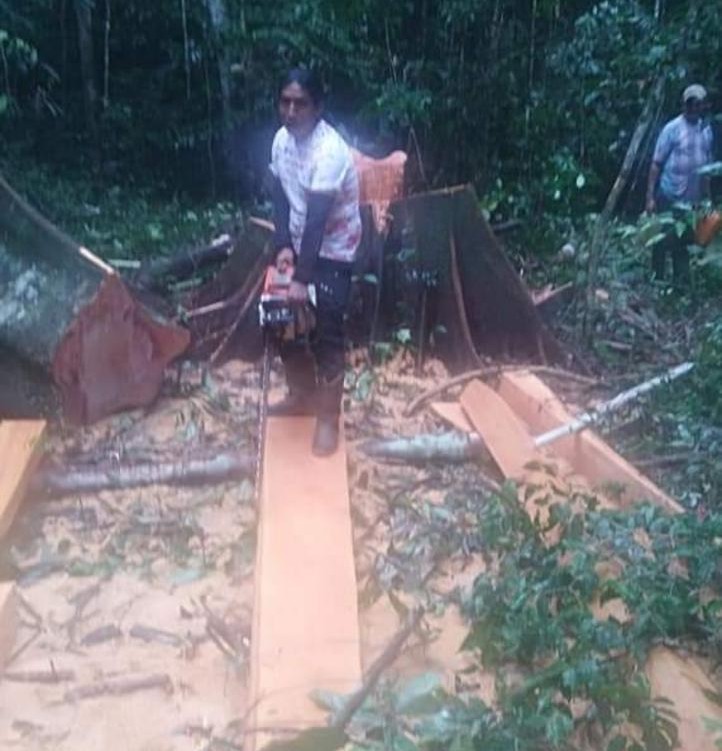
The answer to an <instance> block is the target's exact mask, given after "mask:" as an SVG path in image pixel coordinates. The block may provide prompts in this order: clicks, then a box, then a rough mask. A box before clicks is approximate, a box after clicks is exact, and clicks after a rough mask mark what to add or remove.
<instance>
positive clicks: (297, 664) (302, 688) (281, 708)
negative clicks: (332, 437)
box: [249, 417, 361, 749]
mask: <svg viewBox="0 0 722 751" xmlns="http://www.w3.org/2000/svg"><path fill="white" fill-rule="evenodd" d="M313 425H314V421H313V419H312V418H304V417H291V418H277V417H275V418H274V417H272V418H270V419H269V421H268V429H267V436H266V449H265V465H264V477H263V488H262V494H261V496H262V497H261V508H260V522H259V532H258V549H257V557H256V602H255V612H254V630H253V648H252V669H251V672H252V677H251V682H252V687H251V701H252V702H253V703H254V704H255V712H254V714H255V718H254V719H253V721H252V722H253V726H254V727H256V728H259V729H262V730H263V732H259V733H256V734H255V737H254V739H253V741H252V743H251V744H249V745H250V747H251V748H256V749H261V748H263V747H264V745H266V744H267V743H268V742H269V741H271V740H273V739H274V734H272V733H269V732H266V731H267V729H268V728H274V729H275V728H279V729H283V728H293V729H300V728H307V727H312V726H314V725H323V724H324V722H325V717H326V713H325V712H324V711H323V710H321V709H320V708H319V707H318V706H317V705H316V704H314V703H313V701H312V700H311V698H310V697H309V694H310V693H311V692H312V691H313V690H314V689H326V690H329V691H334V692H339V693H348V692H350V691H353V690H355V689H356V688H358V687H359V685H360V682H361V658H360V637H359V625H358V611H357V591H356V574H355V569H354V558H353V543H352V537H351V517H350V510H349V496H348V476H347V470H346V447H345V443H344V441H343V438H342V440H341V443H340V446H339V449H338V451H337V452H336V453H335V454H334V455H333V456H331V457H326V458H323V459H321V458H316V457H314V456H313V455H312V454H311V440H312V435H313ZM285 737H286V738H287V737H288V736H287V735H286V736H285Z"/></svg>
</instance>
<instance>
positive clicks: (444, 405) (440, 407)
mask: <svg viewBox="0 0 722 751" xmlns="http://www.w3.org/2000/svg"><path fill="white" fill-rule="evenodd" d="M431 409H432V410H433V411H434V412H436V414H437V415H438V416H439V417H440V418H441V419H442V420H444V421H445V422H448V423H449V425H451V426H452V427H454V428H456V429H457V430H461V431H463V432H464V433H473V432H474V428H473V426H472V424H471V423H470V422H469V418H468V417H467V416H466V413H465V412H464V408H463V407H462V406H461V404H459V402H432V403H431Z"/></svg>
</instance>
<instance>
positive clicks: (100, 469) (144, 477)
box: [30, 450, 254, 497]
mask: <svg viewBox="0 0 722 751" xmlns="http://www.w3.org/2000/svg"><path fill="white" fill-rule="evenodd" d="M253 468H254V460H253V459H251V458H250V457H247V456H242V455H241V454H240V453H238V452H237V451H233V450H225V451H219V452H218V453H216V454H213V455H212V456H194V457H186V458H182V459H178V460H177V461H167V462H158V461H153V462H136V463H133V464H128V463H124V462H117V463H110V462H103V463H100V464H95V465H86V464H76V465H71V466H63V465H61V464H59V463H57V461H52V460H47V461H46V462H45V463H44V465H42V466H41V467H40V469H39V470H38V472H37V473H36V475H35V477H34V478H33V480H32V482H31V485H30V492H31V493H35V494H38V495H43V496H46V497H59V496H65V495H74V494H78V493H94V492H97V491H99V490H119V489H126V488H135V487H142V486H145V485H196V484H210V483H221V482H228V481H230V480H237V479H239V478H241V477H244V476H248V475H250V474H251V473H252V472H253Z"/></svg>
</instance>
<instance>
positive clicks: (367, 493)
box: [346, 351, 494, 701]
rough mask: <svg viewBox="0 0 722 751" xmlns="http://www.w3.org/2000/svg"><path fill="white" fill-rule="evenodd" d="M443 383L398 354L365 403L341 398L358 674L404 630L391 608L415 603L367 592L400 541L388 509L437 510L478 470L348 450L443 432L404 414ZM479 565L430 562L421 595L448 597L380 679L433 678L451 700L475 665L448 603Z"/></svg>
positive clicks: (438, 366) (484, 681)
mask: <svg viewBox="0 0 722 751" xmlns="http://www.w3.org/2000/svg"><path fill="white" fill-rule="evenodd" d="M448 377H449V374H448V372H447V371H446V369H445V367H444V366H443V364H442V363H440V362H439V361H436V360H429V361H428V362H427V363H426V364H425V366H424V369H423V372H422V373H421V374H418V375H417V374H416V373H415V368H414V362H413V358H412V357H411V356H410V355H409V354H408V353H407V352H404V351H401V352H399V353H398V354H397V355H396V356H395V357H394V358H393V359H392V360H391V362H389V363H387V364H386V365H385V366H384V367H383V368H379V369H378V372H377V382H376V384H375V389H374V390H373V394H372V396H371V397H370V398H368V399H366V400H364V401H359V400H357V399H355V398H354V390H353V389H351V390H350V393H349V394H348V395H347V399H346V431H347V435H348V436H349V437H350V438H352V439H353V440H352V441H351V442H350V450H349V489H350V493H351V506H352V520H353V523H354V548H355V557H356V575H357V582H358V589H359V606H360V607H359V620H360V631H361V656H362V663H363V668H364V670H366V669H367V668H368V667H369V665H370V664H371V663H372V662H373V661H374V659H376V657H378V655H379V654H380V653H381V652H382V651H383V649H384V647H385V646H386V645H387V644H388V642H389V641H390V640H391V638H392V636H393V635H394V634H395V633H396V632H397V631H398V630H399V629H400V628H401V627H402V625H403V621H404V617H403V613H402V612H400V611H399V609H397V608H398V605H399V602H398V601H399V599H400V600H402V604H403V605H405V606H406V607H409V608H410V607H412V606H413V605H414V604H418V600H416V599H415V597H414V596H412V595H408V596H406V595H405V594H404V593H401V592H399V590H395V597H396V598H397V601H396V606H395V605H394V603H392V601H391V599H390V598H389V596H388V595H387V594H386V593H385V592H381V591H378V590H377V591H374V589H375V579H376V578H377V575H378V573H377V562H378V561H379V559H380V558H383V556H384V555H385V554H386V552H387V551H388V550H389V548H390V547H392V546H393V544H394V542H397V543H399V542H401V540H395V539H394V533H393V530H392V528H391V524H390V520H391V516H392V513H393V508H394V505H395V504H409V503H415V502H417V501H418V502H419V503H420V504H421V505H423V504H433V505H437V506H443V503H444V498H445V495H446V493H447V491H449V490H450V489H451V488H453V487H454V486H455V485H457V484H461V483H462V482H472V483H473V482H474V475H475V472H476V471H477V470H476V468H475V467H474V465H473V463H467V464H465V465H454V466H446V467H444V466H443V465H434V464H431V463H427V464H424V465H411V464H392V463H384V462H382V461H378V460H375V459H371V458H369V457H367V456H365V455H364V454H363V453H362V452H361V451H359V450H358V449H357V448H356V446H355V445H354V443H359V442H361V441H363V440H365V439H369V438H387V437H389V438H390V437H396V436H404V437H413V436H416V435H419V434H421V433H441V432H445V431H448V429H449V426H448V425H446V424H445V423H443V421H442V420H441V419H440V418H439V417H437V416H436V415H435V414H433V413H432V412H431V411H430V410H428V409H423V410H420V411H419V412H418V413H417V414H416V415H414V416H413V417H408V416H406V415H405V414H404V413H405V409H406V407H407V405H408V403H409V402H410V401H411V400H412V399H413V398H414V397H416V396H418V395H419V394H420V393H422V392H423V391H425V390H427V389H430V388H432V387H434V386H436V385H438V384H439V383H441V382H443V381H444V380H445V379H446V378H448ZM489 469H490V470H491V471H492V472H493V469H492V468H489ZM484 566H485V564H484V561H483V560H482V558H481V556H479V555H476V554H467V553H465V552H464V551H461V550H459V551H458V553H457V554H455V555H451V556H449V557H447V558H446V559H445V560H443V561H439V562H438V563H437V565H436V566H435V569H434V572H433V574H432V575H431V576H430V578H429V579H428V581H426V582H425V584H424V589H425V590H426V592H427V593H428V594H429V595H430V596H431V597H432V598H433V600H434V601H435V602H436V603H437V605H438V603H439V602H441V601H442V600H443V599H446V598H447V597H448V599H449V604H447V605H446V606H445V607H438V608H437V609H436V610H435V611H434V612H428V613H427V615H425V617H424V622H423V629H422V633H420V634H419V633H417V634H414V635H412V636H411V637H410V639H409V641H408V643H407V645H406V647H405V648H404V650H403V652H402V654H401V656H400V657H399V658H398V659H397V660H396V662H395V663H394V665H393V667H392V668H391V669H390V670H389V671H388V673H387V678H390V679H393V678H400V679H405V678H410V677H413V676H416V675H420V674H422V673H427V672H432V673H436V674H437V675H438V676H439V677H440V678H441V680H442V682H443V684H444V686H445V688H446V689H447V690H449V691H451V692H452V693H453V692H455V691H456V690H457V688H459V676H460V674H461V673H462V671H464V670H468V669H470V668H472V667H473V665H474V662H473V660H472V658H471V656H470V655H469V654H468V653H464V652H461V651H460V647H461V644H462V642H463V640H464V638H465V637H466V636H467V634H468V630H469V629H468V625H467V623H466V622H465V620H464V618H463V616H462V615H461V612H460V609H459V608H458V606H457V605H456V604H452V603H451V601H452V600H456V599H458V597H457V596H454V597H449V596H450V595H454V594H455V593H457V592H458V591H459V590H463V591H467V592H468V591H469V589H470V587H471V584H472V583H473V581H474V579H475V578H476V576H477V575H478V574H479V573H480V572H481V571H483V570H484ZM366 593H370V596H368V597H367V594H366ZM424 604H426V603H424ZM466 680H467V681H468V682H469V683H472V684H473V686H474V692H475V693H476V695H478V696H480V697H482V698H484V699H485V700H487V701H492V700H493V697H494V682H493V677H492V676H491V675H490V674H484V673H482V672H481V671H476V673H475V675H474V676H471V677H469V678H467V679H466Z"/></svg>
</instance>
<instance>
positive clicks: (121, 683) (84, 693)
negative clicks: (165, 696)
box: [64, 673, 173, 702]
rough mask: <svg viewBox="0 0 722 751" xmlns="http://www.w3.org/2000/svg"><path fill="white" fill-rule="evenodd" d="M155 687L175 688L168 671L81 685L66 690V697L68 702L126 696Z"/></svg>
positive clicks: (169, 690)
mask: <svg viewBox="0 0 722 751" xmlns="http://www.w3.org/2000/svg"><path fill="white" fill-rule="evenodd" d="M153 688H161V689H163V690H164V691H166V692H167V693H170V692H171V691H172V690H173V681H171V679H170V676H169V675H168V674H166V673H162V674H157V675H149V676H144V677H140V678H123V679H116V680H107V681H104V680H101V681H98V682H97V683H91V684H90V685H88V686H79V687H78V688H74V689H71V690H70V691H66V692H65V697H64V699H65V701H67V702H75V701H82V700H83V699H95V698H96V697H98V696H125V695H126V694H133V693H135V692H136V691H147V690H148V689H153Z"/></svg>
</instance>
